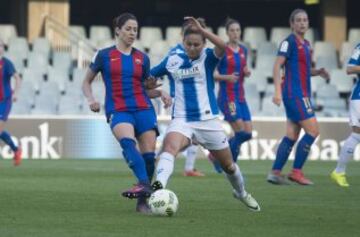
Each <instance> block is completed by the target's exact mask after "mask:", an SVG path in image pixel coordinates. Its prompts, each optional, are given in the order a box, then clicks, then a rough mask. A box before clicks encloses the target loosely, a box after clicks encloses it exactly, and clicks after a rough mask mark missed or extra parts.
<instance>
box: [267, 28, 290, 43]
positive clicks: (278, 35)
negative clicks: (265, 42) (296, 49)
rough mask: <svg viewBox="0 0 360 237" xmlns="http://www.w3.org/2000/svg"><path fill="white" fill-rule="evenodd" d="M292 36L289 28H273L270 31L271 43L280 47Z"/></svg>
mask: <svg viewBox="0 0 360 237" xmlns="http://www.w3.org/2000/svg"><path fill="white" fill-rule="evenodd" d="M290 34H291V29H290V28H289V27H273V28H271V31H270V41H271V42H273V43H275V45H276V46H277V47H279V45H280V43H281V42H282V41H283V40H284V39H286V38H287V37H288V36H289V35H290Z"/></svg>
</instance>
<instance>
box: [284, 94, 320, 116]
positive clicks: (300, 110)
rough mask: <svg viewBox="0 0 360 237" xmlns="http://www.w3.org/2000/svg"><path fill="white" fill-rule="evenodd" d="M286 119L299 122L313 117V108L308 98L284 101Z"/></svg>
mask: <svg viewBox="0 0 360 237" xmlns="http://www.w3.org/2000/svg"><path fill="white" fill-rule="evenodd" d="M283 102H284V106H285V112H286V117H287V118H288V119H289V120H291V121H293V122H300V121H303V120H306V119H309V118H312V117H315V113H314V108H313V105H312V104H311V100H310V99H309V98H308V97H303V98H292V99H284V100H283Z"/></svg>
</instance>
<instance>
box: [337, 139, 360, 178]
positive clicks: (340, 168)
mask: <svg viewBox="0 0 360 237" xmlns="http://www.w3.org/2000/svg"><path fill="white" fill-rule="evenodd" d="M359 143H360V134H359V133H351V134H350V136H349V137H348V138H347V139H346V141H345V143H344V145H343V147H342V148H341V150H340V157H339V160H338V162H337V165H336V169H335V171H336V173H345V171H346V165H347V163H348V162H349V160H350V159H351V157H352V156H353V155H354V150H355V147H356V146H357V144H359Z"/></svg>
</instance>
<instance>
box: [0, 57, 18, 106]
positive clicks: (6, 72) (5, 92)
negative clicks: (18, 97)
mask: <svg viewBox="0 0 360 237" xmlns="http://www.w3.org/2000/svg"><path fill="white" fill-rule="evenodd" d="M15 73H16V71H15V67H14V65H13V64H12V62H11V61H10V60H9V59H7V58H6V57H2V58H0V101H3V100H5V99H7V98H9V97H11V95H12V90H11V82H10V80H11V77H12V76H13V75H14V74H15Z"/></svg>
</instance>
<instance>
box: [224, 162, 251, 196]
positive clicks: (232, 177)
mask: <svg viewBox="0 0 360 237" xmlns="http://www.w3.org/2000/svg"><path fill="white" fill-rule="evenodd" d="M233 165H234V166H235V172H234V173H233V174H226V177H227V179H228V180H229V181H230V184H231V186H232V187H233V188H234V190H235V191H236V192H237V194H238V195H239V196H240V197H245V196H246V194H247V192H246V191H245V182H244V178H243V176H242V174H241V171H240V168H239V166H238V165H237V164H236V163H234V164H233Z"/></svg>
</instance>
